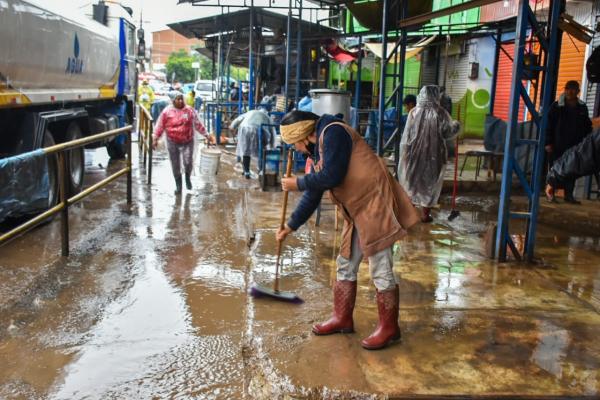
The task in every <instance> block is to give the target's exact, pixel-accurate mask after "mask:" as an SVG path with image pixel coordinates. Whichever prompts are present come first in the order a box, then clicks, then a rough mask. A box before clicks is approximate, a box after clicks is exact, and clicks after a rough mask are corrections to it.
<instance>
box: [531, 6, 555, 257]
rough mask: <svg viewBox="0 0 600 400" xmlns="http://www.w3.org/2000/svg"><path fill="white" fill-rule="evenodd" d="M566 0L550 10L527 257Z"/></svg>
mask: <svg viewBox="0 0 600 400" xmlns="http://www.w3.org/2000/svg"><path fill="white" fill-rule="evenodd" d="M563 1H564V0H552V1H551V14H550V17H549V21H548V23H549V26H548V33H549V37H550V39H549V43H548V46H549V48H548V53H547V56H546V71H545V74H544V83H543V97H542V104H541V110H542V115H541V123H540V124H539V125H538V128H539V129H538V132H539V133H538V135H537V147H536V149H535V154H534V160H533V174H532V177H531V179H532V180H533V185H532V186H533V194H532V196H531V201H530V212H531V215H530V222H529V229H528V231H527V236H526V237H527V240H526V242H525V253H526V254H527V260H528V261H533V255H534V250H535V237H536V233H537V217H538V212H539V205H540V199H539V194H540V192H541V189H542V179H541V176H542V167H543V165H544V156H545V144H546V127H547V126H548V112H547V110H549V109H550V105H551V104H552V102H553V101H554V90H553V89H554V87H555V86H556V74H557V70H558V68H556V65H558V62H559V60H560V47H559V37H560V36H561V33H560V32H559V30H558V20H559V16H560V14H561V12H562V10H564V9H563V7H562V5H563Z"/></svg>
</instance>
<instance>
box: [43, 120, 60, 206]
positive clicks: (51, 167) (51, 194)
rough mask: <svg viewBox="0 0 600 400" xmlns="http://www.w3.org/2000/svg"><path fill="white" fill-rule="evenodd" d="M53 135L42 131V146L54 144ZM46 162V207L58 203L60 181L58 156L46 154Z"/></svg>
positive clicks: (47, 131)
mask: <svg viewBox="0 0 600 400" xmlns="http://www.w3.org/2000/svg"><path fill="white" fill-rule="evenodd" d="M55 144H56V143H55V142H54V137H53V136H52V133H50V131H49V130H47V129H46V132H45V133H44V147H50V146H54V145H55ZM46 162H47V164H48V208H52V207H54V206H55V205H56V204H57V203H58V197H59V196H58V195H59V190H60V182H59V181H58V158H57V157H56V154H50V155H48V156H46Z"/></svg>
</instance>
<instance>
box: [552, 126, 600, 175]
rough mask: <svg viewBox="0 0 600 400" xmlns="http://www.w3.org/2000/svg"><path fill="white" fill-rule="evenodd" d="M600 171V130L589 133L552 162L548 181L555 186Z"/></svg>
mask: <svg viewBox="0 0 600 400" xmlns="http://www.w3.org/2000/svg"><path fill="white" fill-rule="evenodd" d="M598 172H600V131H596V132H594V133H592V134H591V135H587V136H586V137H585V138H584V139H583V141H582V142H581V143H579V144H578V145H576V146H573V147H571V148H570V149H568V150H567V151H566V152H565V153H564V154H563V155H562V156H561V157H560V158H559V159H558V160H556V161H555V162H554V164H552V168H550V172H548V176H547V178H546V182H547V183H548V184H549V185H551V186H553V187H556V186H559V185H561V184H562V183H563V182H564V181H565V180H575V179H577V178H581V177H582V176H588V175H591V174H594V173H598Z"/></svg>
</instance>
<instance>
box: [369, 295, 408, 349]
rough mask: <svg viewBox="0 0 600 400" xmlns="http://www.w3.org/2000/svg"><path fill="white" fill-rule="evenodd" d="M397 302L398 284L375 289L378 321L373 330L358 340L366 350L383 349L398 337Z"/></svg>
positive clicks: (398, 298) (398, 297)
mask: <svg viewBox="0 0 600 400" xmlns="http://www.w3.org/2000/svg"><path fill="white" fill-rule="evenodd" d="M399 303H400V292H399V290H398V285H396V287H395V288H394V289H392V290H385V291H382V292H380V291H377V309H378V311H379V323H378V324H377V327H376V328H375V332H373V333H372V334H371V336H369V337H368V338H366V339H363V340H362V341H361V342H360V344H361V345H362V347H364V348H365V349H367V350H378V349H383V348H384V347H385V346H387V345H389V344H390V343H392V342H393V341H395V340H399V339H400V327H399V326H398V312H399V309H398V308H399Z"/></svg>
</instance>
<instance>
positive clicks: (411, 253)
mask: <svg viewBox="0 0 600 400" xmlns="http://www.w3.org/2000/svg"><path fill="white" fill-rule="evenodd" d="M90 155H93V156H94V157H96V158H93V159H91V158H90V157H89V156H90ZM88 160H91V161H88V164H90V165H91V166H92V167H93V168H92V169H91V170H90V171H89V172H88V175H87V177H86V179H87V182H88V183H89V182H92V181H95V180H99V179H101V178H102V177H103V176H104V175H105V174H106V173H107V172H106V170H107V168H108V170H111V169H117V168H120V165H119V164H118V163H117V164H115V165H108V167H107V163H106V159H105V157H104V158H103V154H102V153H101V152H100V151H98V152H96V153H93V154H91V153H88ZM233 161H234V160H233V158H232V157H230V156H228V155H224V156H223V158H222V161H221V169H220V172H219V175H218V176H216V177H207V176H201V175H198V174H196V175H195V176H194V177H193V183H194V189H193V190H192V191H186V190H185V189H184V193H183V195H182V196H179V197H178V196H175V195H174V194H173V188H174V183H173V182H172V178H171V175H170V168H169V165H168V160H167V159H166V155H165V154H164V153H158V155H157V158H156V159H155V161H154V162H155V164H154V165H155V169H154V173H155V175H154V177H153V182H154V184H153V186H152V187H151V188H149V187H147V185H146V184H145V178H144V177H143V171H140V170H139V169H136V171H135V173H134V183H135V186H134V192H133V193H134V205H133V206H132V207H131V209H129V208H128V207H127V205H126V202H125V182H124V180H120V181H119V182H117V183H116V184H115V185H113V186H110V187H109V188H107V189H104V190H102V191H101V192H99V193H96V194H94V195H92V197H89V198H88V199H87V200H85V201H84V202H82V203H81V204H79V205H77V206H75V207H73V209H72V210H71V213H70V216H71V256H70V257H69V258H61V257H60V256H59V254H60V236H59V228H60V226H59V225H60V224H59V221H58V220H56V221H53V222H51V223H49V224H47V225H45V226H43V227H41V228H39V229H36V230H35V231H33V232H31V233H29V234H27V235H26V236H23V237H21V238H19V239H17V240H15V241H13V242H11V243H9V244H8V245H6V246H3V247H1V248H0V366H1V367H0V398H2V399H4V398H7V399H21V398H22V399H38V398H39V399H46V398H48V399H84V398H85V399H88V398H89V399H96V398H97V399H106V398H115V399H117V398H118V399H122V398H131V399H137V398H161V399H162V398H182V399H188V398H199V399H238V398H257V399H273V398H314V399H318V398H348V399H350V398H356V399H362V398H402V397H415V396H417V397H431V398H437V397H439V396H440V395H451V396H452V395H455V396H489V397H497V396H505V397H514V396H541V397H553V396H557V397H564V396H589V397H597V396H598V395H599V394H600V372H599V370H600V341H598V340H597V332H598V331H599V330H600V315H599V313H600V271H599V268H598V267H599V265H600V239H599V238H598V237H588V236H583V235H581V234H578V233H577V227H576V226H573V228H572V229H571V230H568V229H556V228H551V227H547V226H542V227H541V229H540V239H539V245H538V256H539V257H540V259H541V262H540V263H539V264H538V265H535V266H533V265H526V264H516V263H514V264H512V263H507V264H496V263H494V262H491V261H489V260H486V259H485V258H484V257H483V256H482V247H483V246H482V242H483V239H482V236H483V233H484V231H485V227H486V223H487V222H488V221H490V220H492V219H494V218H495V214H494V207H495V204H496V203H497V200H496V199H495V198H493V197H489V198H463V199H461V202H460V204H462V206H463V210H462V214H461V216H460V217H459V218H458V219H456V220H454V221H453V222H448V221H447V219H446V216H447V211H445V210H442V211H440V212H439V214H438V215H437V218H436V221H435V223H434V224H432V225H429V226H424V225H421V226H417V227H415V228H414V229H412V230H411V235H410V236H409V237H408V238H407V239H406V240H405V241H403V242H401V243H400V244H399V245H398V246H397V248H396V251H395V258H396V263H395V269H396V272H397V274H398V275H399V276H400V278H401V279H400V283H399V284H400V294H401V299H400V301H401V311H400V326H401V328H402V333H403V339H402V342H401V343H398V344H395V345H393V346H391V347H390V348H388V349H385V350H382V351H377V352H369V351H365V350H363V349H362V348H361V347H360V339H361V338H363V337H364V336H366V335H368V334H369V333H370V331H371V329H373V327H374V326H375V323H376V320H377V311H376V304H375V299H374V296H375V290H374V287H373V285H372V284H371V282H370V280H369V276H368V268H367V266H366V265H364V266H363V268H361V272H360V277H359V291H358V296H357V306H356V309H355V324H356V330H357V332H356V333H354V334H350V335H333V336H329V337H315V336H313V335H312V334H310V326H311V325H312V324H313V323H315V322H318V321H320V320H321V319H323V318H327V317H328V315H329V313H330V310H331V304H330V302H331V300H330V299H331V282H332V280H333V279H334V278H335V255H336V252H337V248H338V246H339V232H337V233H338V234H337V235H336V233H335V231H334V228H333V225H334V222H333V221H334V216H333V211H332V209H331V207H329V206H324V211H323V217H322V221H321V226H319V227H315V226H314V219H313V220H312V221H311V222H309V224H308V225H307V226H305V227H303V228H301V229H300V230H299V231H298V232H297V233H296V234H295V235H294V236H292V237H290V239H289V240H288V241H286V243H285V244H284V251H283V257H282V259H283V269H282V278H281V282H280V283H281V287H282V289H285V290H290V291H293V292H295V293H296V294H298V295H299V296H300V297H302V298H303V299H304V300H305V303H304V304H302V305H293V304H287V303H281V302H276V301H272V300H266V299H253V298H252V297H249V296H247V294H246V293H247V291H248V289H249V288H250V287H251V285H252V284H254V283H260V284H264V285H270V284H272V279H273V274H274V268H275V249H276V246H275V244H276V243H275V240H274V231H275V228H276V227H277V225H278V223H279V217H280V215H279V207H280V202H281V194H280V193H264V192H262V191H260V190H259V188H258V184H257V182H256V180H250V181H248V180H245V179H241V176H240V174H239V173H237V172H235V171H234V169H233ZM98 164H100V165H98ZM290 199H291V202H292V204H293V203H294V202H295V201H296V200H297V199H298V196H297V195H296V194H294V195H292V196H291V197H290Z"/></svg>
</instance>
